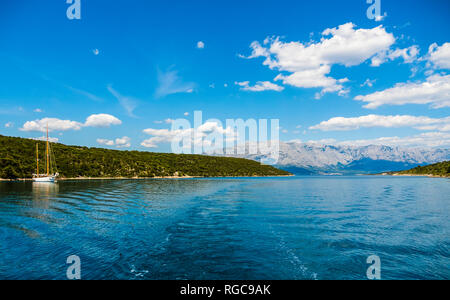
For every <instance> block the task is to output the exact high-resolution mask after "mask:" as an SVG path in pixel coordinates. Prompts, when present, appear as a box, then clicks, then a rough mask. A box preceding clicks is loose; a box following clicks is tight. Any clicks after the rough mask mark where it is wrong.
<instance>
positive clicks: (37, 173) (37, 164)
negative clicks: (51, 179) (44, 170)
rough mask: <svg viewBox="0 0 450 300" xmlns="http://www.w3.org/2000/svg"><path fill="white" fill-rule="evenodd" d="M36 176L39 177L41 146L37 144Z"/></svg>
mask: <svg viewBox="0 0 450 300" xmlns="http://www.w3.org/2000/svg"><path fill="white" fill-rule="evenodd" d="M36 170H37V172H36V175H37V177H39V144H36Z"/></svg>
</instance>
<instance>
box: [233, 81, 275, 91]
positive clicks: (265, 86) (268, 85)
mask: <svg viewBox="0 0 450 300" xmlns="http://www.w3.org/2000/svg"><path fill="white" fill-rule="evenodd" d="M235 84H236V85H238V86H240V87H241V90H243V91H248V92H264V91H276V92H281V91H283V90H284V87H282V86H279V85H277V84H274V83H272V82H270V81H258V82H257V83H256V84H255V85H254V86H251V85H250V82H249V81H243V82H235Z"/></svg>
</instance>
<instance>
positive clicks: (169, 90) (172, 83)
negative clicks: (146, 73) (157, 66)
mask: <svg viewBox="0 0 450 300" xmlns="http://www.w3.org/2000/svg"><path fill="white" fill-rule="evenodd" d="M158 83H159V85H158V88H157V89H156V93H155V96H156V97H157V98H163V97H165V96H168V95H172V94H180V93H192V92H193V91H194V88H195V84H194V83H192V82H184V81H183V80H182V79H181V78H180V77H179V76H178V71H167V72H165V73H164V72H158Z"/></svg>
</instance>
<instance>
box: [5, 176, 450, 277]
mask: <svg viewBox="0 0 450 300" xmlns="http://www.w3.org/2000/svg"><path fill="white" fill-rule="evenodd" d="M71 255H77V256H79V257H80V259H81V276H82V279H193V280H194V279H195V280H197V279H269V280H272V279H311V280H316V279H317V280H322V279H358V280H359V279H361V280H364V279H367V275H366V274H367V268H368V267H369V266H370V264H368V263H367V258H368V257H369V256H372V255H377V256H379V257H380V260H381V277H382V279H450V180H449V179H440V178H421V177H369V176H367V177H364V176H361V177H356V176H355V177H293V178H248V179H246V178H227V179H182V180H162V179H161V180H101V181H64V182H59V183H58V184H36V183H32V182H0V279H66V270H67V268H68V267H69V266H70V265H68V264H67V263H66V261H67V258H68V257H69V256H71Z"/></svg>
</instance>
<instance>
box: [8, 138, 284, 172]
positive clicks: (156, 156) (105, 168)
mask: <svg viewBox="0 0 450 300" xmlns="http://www.w3.org/2000/svg"><path fill="white" fill-rule="evenodd" d="M36 143H39V149H41V153H40V155H41V156H40V161H41V166H42V168H41V170H40V172H41V173H44V168H45V166H44V162H45V157H44V156H45V153H44V152H45V151H44V150H45V143H44V142H37V141H34V140H30V139H23V138H15V137H5V136H1V135H0V178H2V179H16V178H31V176H32V174H34V173H36ZM52 149H53V152H54V154H55V158H56V162H57V169H58V172H59V173H60V176H61V177H62V178H78V177H91V178H94V177H95V178H107V177H126V178H137V177H140V178H148V177H150V178H151V177H173V176H180V177H183V176H192V177H229V176H236V177H243V176H282V175H290V173H288V172H286V171H282V170H278V169H276V168H274V167H272V166H267V165H261V164H260V163H258V162H256V161H252V160H246V159H240V158H229V157H210V156H203V155H177V154H165V153H151V152H138V151H118V150H107V149H100V148H87V147H78V146H66V145H62V144H52Z"/></svg>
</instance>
